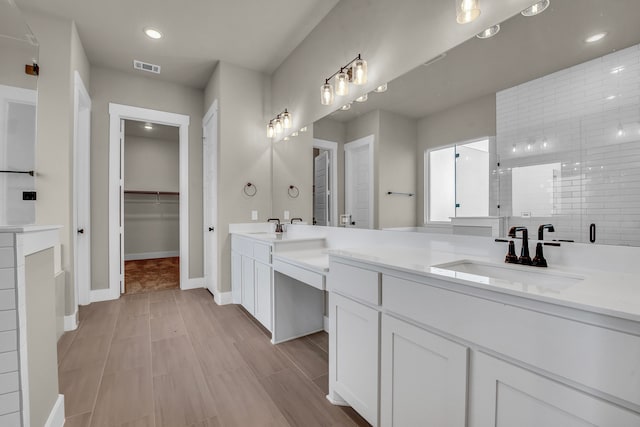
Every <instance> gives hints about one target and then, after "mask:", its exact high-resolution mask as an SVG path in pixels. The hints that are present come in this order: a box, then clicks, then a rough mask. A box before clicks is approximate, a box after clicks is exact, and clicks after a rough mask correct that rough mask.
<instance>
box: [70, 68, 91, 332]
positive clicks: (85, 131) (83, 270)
mask: <svg viewBox="0 0 640 427" xmlns="http://www.w3.org/2000/svg"><path fill="white" fill-rule="evenodd" d="M73 112H74V114H73V208H72V217H73V219H72V223H73V227H72V229H71V237H72V238H71V241H72V247H73V283H74V290H75V292H74V295H75V297H74V303H75V307H74V312H73V318H72V319H70V320H67V317H70V316H65V330H70V328H71V329H75V327H76V326H77V319H76V311H77V309H78V305H87V304H89V303H90V302H91V297H90V294H91V196H90V195H91V181H90V179H91V167H90V161H91V97H90V96H89V92H88V91H87V88H86V86H85V85H84V82H83V81H82V77H81V76H80V73H78V71H77V70H76V71H74V85H73ZM80 168H82V169H83V170H80ZM80 207H82V208H83V209H82V210H83V211H84V213H85V215H84V217H83V218H78V208H80ZM80 224H82V227H83V228H84V234H83V237H84V238H85V239H86V241H87V245H86V246H87V247H86V252H85V255H83V256H86V257H87V260H88V263H87V264H86V265H81V263H79V262H78V255H79V251H78V247H77V245H76V240H77V237H78V236H77V233H78V228H79V225H80ZM83 278H84V279H83ZM68 323H71V324H68Z"/></svg>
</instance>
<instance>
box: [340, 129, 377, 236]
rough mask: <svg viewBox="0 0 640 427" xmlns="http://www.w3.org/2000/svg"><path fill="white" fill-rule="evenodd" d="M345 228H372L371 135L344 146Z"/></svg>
mask: <svg viewBox="0 0 640 427" xmlns="http://www.w3.org/2000/svg"><path fill="white" fill-rule="evenodd" d="M344 150H345V210H346V214H347V215H349V216H350V220H349V223H348V224H346V226H347V227H353V228H373V226H374V224H373V135H370V136H367V137H365V138H362V139H358V140H356V141H353V142H350V143H348V144H345V145H344Z"/></svg>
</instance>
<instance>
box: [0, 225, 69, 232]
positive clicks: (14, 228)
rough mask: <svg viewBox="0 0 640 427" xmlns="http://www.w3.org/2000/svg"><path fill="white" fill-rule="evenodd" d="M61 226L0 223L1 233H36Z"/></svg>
mask: <svg viewBox="0 0 640 427" xmlns="http://www.w3.org/2000/svg"><path fill="white" fill-rule="evenodd" d="M60 228H62V226H61V225H35V224H28V225H0V233H36V232H39V231H49V230H57V229H60Z"/></svg>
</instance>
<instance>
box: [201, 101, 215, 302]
mask: <svg viewBox="0 0 640 427" xmlns="http://www.w3.org/2000/svg"><path fill="white" fill-rule="evenodd" d="M203 137H204V141H203V153H202V154H203V165H202V171H203V183H202V188H203V191H204V197H203V206H204V215H203V218H204V277H205V284H206V287H207V289H209V291H210V292H211V293H212V294H213V295H216V294H217V288H218V285H217V279H218V268H217V266H218V230H217V220H218V152H217V146H218V144H217V137H218V111H217V109H216V107H215V105H214V107H213V108H212V112H211V113H210V114H207V116H205V120H204V124H203Z"/></svg>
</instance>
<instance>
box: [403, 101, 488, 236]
mask: <svg viewBox="0 0 640 427" xmlns="http://www.w3.org/2000/svg"><path fill="white" fill-rule="evenodd" d="M495 134H496V95H495V94H490V95H487V96H483V97H481V98H478V99H476V100H473V101H470V102H468V103H465V104H462V105H458V106H456V107H453V108H450V109H448V110H445V111H441V112H439V113H435V114H432V115H430V116H427V117H424V118H423V119H421V120H420V121H419V122H418V147H417V151H416V161H417V177H418V182H417V198H416V204H417V206H416V208H417V213H416V218H417V221H418V225H422V224H423V223H424V152H425V151H426V150H427V149H430V148H435V147H441V146H444V145H451V144H454V143H456V142H461V141H466V140H469V139H473V138H478V137H483V136H491V135H495Z"/></svg>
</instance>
